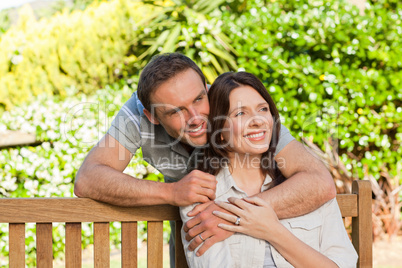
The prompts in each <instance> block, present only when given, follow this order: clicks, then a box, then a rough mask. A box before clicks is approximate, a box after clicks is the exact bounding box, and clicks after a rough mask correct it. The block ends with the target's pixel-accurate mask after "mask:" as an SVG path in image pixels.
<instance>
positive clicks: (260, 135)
mask: <svg viewBox="0 0 402 268" xmlns="http://www.w3.org/2000/svg"><path fill="white" fill-rule="evenodd" d="M262 135H264V132H260V133H258V134H252V135H246V138H252V139H254V138H259V137H262Z"/></svg>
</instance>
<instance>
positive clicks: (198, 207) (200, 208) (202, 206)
mask: <svg viewBox="0 0 402 268" xmlns="http://www.w3.org/2000/svg"><path fill="white" fill-rule="evenodd" d="M211 203H212V201H210V202H205V203H202V204H199V205H196V206H195V207H194V208H193V209H192V210H191V211H190V212H189V213H187V216H189V217H194V216H195V215H198V213H200V212H202V211H204V210H205V209H206V208H207V207H208V206H209V205H211Z"/></svg>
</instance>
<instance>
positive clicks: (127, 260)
mask: <svg viewBox="0 0 402 268" xmlns="http://www.w3.org/2000/svg"><path fill="white" fill-rule="evenodd" d="M137 236H138V235H137V223H136V222H122V223H121V267H123V268H131V267H137V265H138V264H137V263H138V254H137V250H138V246H137V239H138V237H137Z"/></svg>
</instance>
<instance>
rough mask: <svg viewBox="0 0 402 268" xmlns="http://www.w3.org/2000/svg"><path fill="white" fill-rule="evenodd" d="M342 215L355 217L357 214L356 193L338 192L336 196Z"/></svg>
mask: <svg viewBox="0 0 402 268" xmlns="http://www.w3.org/2000/svg"><path fill="white" fill-rule="evenodd" d="M336 201H337V202H338V205H339V208H340V210H341V214H342V217H356V216H357V215H358V214H357V195H356V194H338V195H337V196H336Z"/></svg>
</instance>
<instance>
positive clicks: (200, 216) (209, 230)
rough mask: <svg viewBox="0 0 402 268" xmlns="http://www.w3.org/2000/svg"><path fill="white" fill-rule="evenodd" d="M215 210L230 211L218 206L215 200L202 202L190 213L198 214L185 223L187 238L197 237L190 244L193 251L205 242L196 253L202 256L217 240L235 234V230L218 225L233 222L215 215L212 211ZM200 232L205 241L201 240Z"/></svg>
mask: <svg viewBox="0 0 402 268" xmlns="http://www.w3.org/2000/svg"><path fill="white" fill-rule="evenodd" d="M214 210H218V211H222V212H225V213H230V212H228V211H226V210H224V209H222V208H221V207H219V206H217V205H216V204H215V203H214V202H213V201H210V202H207V203H204V204H200V205H198V206H196V207H195V208H194V209H193V210H192V211H190V212H189V213H188V216H190V217H191V216H194V215H195V214H197V215H196V216H195V217H194V218H192V219H191V220H189V221H188V222H186V223H185V225H184V231H185V232H186V233H187V234H186V240H187V241H190V240H191V239H193V238H194V237H195V238H194V239H193V241H191V243H190V245H189V246H188V249H189V250H191V251H193V250H195V249H196V248H197V247H198V246H199V245H200V244H201V243H203V245H202V246H201V247H200V248H199V250H198V251H197V253H196V254H197V256H201V255H202V254H204V253H205V251H207V250H208V249H209V248H210V247H211V246H212V245H214V244H215V243H216V242H220V241H223V240H225V239H226V238H228V237H229V236H231V235H232V234H233V232H229V231H226V230H223V229H221V228H219V227H218V224H220V223H224V224H227V225H229V224H233V223H231V222H228V221H225V220H223V219H221V218H218V217H216V216H215V215H213V214H212V212H213V211H214ZM200 211H201V212H200ZM200 234H201V237H202V239H203V240H204V241H203V240H201V237H200V236H199V235H200Z"/></svg>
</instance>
